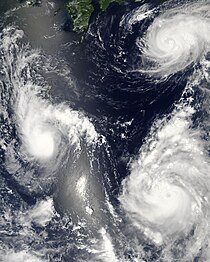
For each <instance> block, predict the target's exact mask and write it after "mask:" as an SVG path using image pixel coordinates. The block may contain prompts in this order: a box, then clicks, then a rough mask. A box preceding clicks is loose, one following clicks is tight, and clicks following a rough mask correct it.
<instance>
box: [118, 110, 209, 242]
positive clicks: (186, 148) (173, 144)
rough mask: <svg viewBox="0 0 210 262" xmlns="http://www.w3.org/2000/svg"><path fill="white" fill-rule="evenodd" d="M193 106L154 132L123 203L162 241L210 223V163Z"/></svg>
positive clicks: (133, 168) (137, 222) (135, 165)
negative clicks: (209, 220)
mask: <svg viewBox="0 0 210 262" xmlns="http://www.w3.org/2000/svg"><path fill="white" fill-rule="evenodd" d="M192 112H193V109H192V108H191V107H186V108H185V109H183V111H178V112H176V113H174V116H173V117H172V118H171V120H170V121H169V122H165V124H164V125H162V124H161V125H160V127H159V128H158V131H157V132H152V133H151V137H150V138H148V143H146V144H145V145H144V146H143V148H142V150H141V153H140V156H139V158H138V159H137V160H135V161H134V162H133V163H132V166H131V174H130V176H129V177H127V178H126V179H125V180H124V182H123V192H122V194H121V195H120V197H119V200H120V202H121V204H122V205H123V208H124V209H125V210H126V212H127V214H128V216H129V217H130V219H131V220H132V221H133V222H134V224H135V225H136V226H137V227H138V228H139V229H140V230H142V231H143V232H144V233H145V235H146V236H147V237H149V238H151V239H152V240H153V241H154V242H155V243H156V244H162V243H163V242H164V241H165V240H166V239H167V238H168V237H172V236H180V234H187V232H189V231H190V230H191V229H192V227H193V225H194V224H199V223H200V222H201V221H202V222H201V223H204V224H205V223H206V222H205V221H206V219H205V217H206V215H205V212H207V211H205V205H208V204H207V202H208V200H207V199H208V197H209V193H208V188H207V187H208V184H209V182H210V181H209V178H208V174H209V172H210V165H209V162H208V159H207V156H206V155H205V153H204V149H203V146H202V141H201V140H200V138H199V136H198V133H197V132H196V131H194V130H191V129H190V128H189V127H190V120H189V119H188V116H189V115H190V114H191V113H192ZM175 239H176V237H175Z"/></svg>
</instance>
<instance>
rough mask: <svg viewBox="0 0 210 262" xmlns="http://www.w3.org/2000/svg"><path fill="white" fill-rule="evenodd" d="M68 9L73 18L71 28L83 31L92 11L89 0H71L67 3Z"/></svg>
mask: <svg viewBox="0 0 210 262" xmlns="http://www.w3.org/2000/svg"><path fill="white" fill-rule="evenodd" d="M67 8H68V11H69V13H70V15H71V18H72V20H73V30H74V31H75V32H84V31H85V30H86V29H87V27H88V23H89V20H90V16H91V14H92V12H93V11H94V7H93V5H92V1H91V0H71V1H70V2H69V3H68V5H67Z"/></svg>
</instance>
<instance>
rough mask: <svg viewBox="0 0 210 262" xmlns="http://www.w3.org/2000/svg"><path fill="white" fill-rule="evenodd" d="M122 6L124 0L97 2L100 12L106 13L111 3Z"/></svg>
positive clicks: (101, 0) (102, 0)
mask: <svg viewBox="0 0 210 262" xmlns="http://www.w3.org/2000/svg"><path fill="white" fill-rule="evenodd" d="M113 2H114V3H118V4H122V3H123V2H124V0H99V4H100V8H101V10H102V11H106V9H107V8H108V7H109V5H110V4H111V3H113Z"/></svg>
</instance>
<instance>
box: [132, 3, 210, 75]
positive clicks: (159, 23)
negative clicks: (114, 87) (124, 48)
mask: <svg viewBox="0 0 210 262" xmlns="http://www.w3.org/2000/svg"><path fill="white" fill-rule="evenodd" d="M209 9H210V5H209V3H207V2H206V1H205V2H203V1H201V3H200V2H197V3H188V4H185V5H181V7H180V6H179V7H175V8H172V9H170V10H167V11H165V12H164V13H162V14H160V15H159V16H158V17H157V18H156V19H155V20H154V21H153V23H152V25H151V26H150V27H149V28H148V30H147V32H146V34H145V36H144V37H143V39H138V40H137V46H138V47H139V49H140V51H141V53H142V56H141V58H142V62H143V67H144V68H145V67H146V68H147V69H146V70H145V69H142V71H146V72H148V73H151V74H157V75H161V76H167V75H169V74H173V73H176V72H177V71H180V70H183V69H184V68H186V67H187V66H188V65H190V64H191V63H193V62H196V61H198V60H199V59H200V57H201V55H202V54H203V53H204V52H205V51H206V50H208V49H209V45H210V34H209V31H210V12H209V11H208V10H209ZM148 65H149V66H148Z"/></svg>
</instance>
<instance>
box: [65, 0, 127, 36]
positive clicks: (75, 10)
mask: <svg viewBox="0 0 210 262" xmlns="http://www.w3.org/2000/svg"><path fill="white" fill-rule="evenodd" d="M113 2H115V3H119V4H121V3H123V2H124V0H99V5H100V8H101V10H102V11H106V9H107V8H108V7H109V5H110V4H111V3H113ZM67 8H68V11H69V14H70V15H71V18H72V21H73V31H75V32H78V33H81V32H84V31H86V30H87V28H88V24H89V20H90V17H91V14H92V13H93V11H94V7H93V4H92V0H70V1H69V3H68V4H67Z"/></svg>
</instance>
